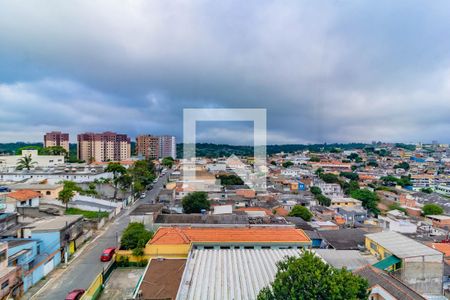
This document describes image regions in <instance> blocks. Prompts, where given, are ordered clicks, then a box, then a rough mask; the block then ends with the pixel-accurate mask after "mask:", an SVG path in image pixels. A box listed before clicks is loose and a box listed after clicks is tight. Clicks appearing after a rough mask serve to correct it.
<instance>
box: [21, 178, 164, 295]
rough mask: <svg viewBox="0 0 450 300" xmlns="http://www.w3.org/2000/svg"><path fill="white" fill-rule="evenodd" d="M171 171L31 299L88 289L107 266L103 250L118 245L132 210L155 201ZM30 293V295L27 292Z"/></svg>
mask: <svg viewBox="0 0 450 300" xmlns="http://www.w3.org/2000/svg"><path fill="white" fill-rule="evenodd" d="M167 176H168V173H167V174H166V175H164V176H162V177H161V178H160V179H159V180H158V182H157V183H155V184H154V186H153V189H152V190H150V191H147V196H146V197H145V198H143V199H139V200H138V201H136V203H135V204H134V205H133V206H132V207H130V208H128V209H126V210H123V211H122V212H121V214H120V215H119V216H118V217H117V218H116V219H115V220H114V221H113V222H112V223H111V224H109V225H107V226H108V227H107V229H106V230H105V232H104V233H103V234H102V235H101V236H99V237H98V238H96V239H95V240H94V241H92V242H91V243H89V244H88V245H87V246H86V248H85V249H84V251H83V253H81V254H80V256H78V257H76V258H74V261H72V262H71V263H70V264H69V266H68V267H67V268H66V269H65V270H64V272H63V273H62V274H61V275H60V276H59V277H58V278H52V279H50V281H49V282H48V284H46V285H45V286H44V287H43V288H42V289H41V290H39V291H38V292H37V293H36V294H34V295H29V296H28V297H25V298H28V299H55V300H57V299H65V296H66V295H67V293H68V292H70V291H71V290H74V289H77V288H83V289H87V288H88V287H89V285H90V284H91V282H92V281H93V280H94V278H95V276H97V275H98V274H99V273H100V272H101V271H102V268H103V265H104V264H106V263H102V262H101V261H100V259H99V257H100V255H101V253H102V251H103V249H105V248H108V247H113V246H117V236H118V235H120V234H121V233H122V231H123V230H124V229H125V228H126V226H127V225H128V223H129V220H130V218H129V213H130V212H131V211H132V210H133V209H134V208H135V207H136V206H137V205H139V204H142V203H152V202H153V201H155V199H156V197H157V195H158V194H159V192H160V191H161V189H162V188H163V186H164V184H165V182H166V179H167ZM25 296H27V295H25Z"/></svg>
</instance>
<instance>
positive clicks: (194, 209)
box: [181, 192, 211, 214]
mask: <svg viewBox="0 0 450 300" xmlns="http://www.w3.org/2000/svg"><path fill="white" fill-rule="evenodd" d="M181 204H182V205H183V211H184V212H185V213H187V214H192V213H200V212H201V211H202V209H206V210H209V207H210V205H211V204H210V203H209V200H208V194H207V193H205V192H192V193H189V194H187V195H186V196H184V197H183V200H182V201H181Z"/></svg>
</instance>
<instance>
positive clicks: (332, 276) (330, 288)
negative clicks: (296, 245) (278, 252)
mask: <svg viewBox="0 0 450 300" xmlns="http://www.w3.org/2000/svg"><path fill="white" fill-rule="evenodd" d="M277 267H278V272H277V274H276V275H275V280H274V281H273V283H272V284H271V286H270V287H265V288H263V289H262V290H261V291H260V292H259V294H258V298H257V299H258V300H284V299H298V300H310V299H322V300H325V299H327V300H328V299H329V300H338V299H339V300H343V299H345V300H359V299H367V298H368V288H369V285H368V282H367V281H366V280H365V279H363V278H361V277H360V276H358V275H354V274H353V273H352V272H350V271H348V270H346V269H336V268H333V267H331V266H330V265H328V264H326V263H324V262H323V261H322V260H321V259H320V258H319V257H318V256H317V255H315V254H313V253H312V252H310V251H306V252H303V253H302V254H301V256H300V257H288V258H287V259H285V260H283V261H280V262H278V263H277Z"/></svg>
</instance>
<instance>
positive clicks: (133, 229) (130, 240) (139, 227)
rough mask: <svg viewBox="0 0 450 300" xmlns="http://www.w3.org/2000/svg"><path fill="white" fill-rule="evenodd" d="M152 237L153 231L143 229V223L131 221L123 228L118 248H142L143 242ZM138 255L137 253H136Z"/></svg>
mask: <svg viewBox="0 0 450 300" xmlns="http://www.w3.org/2000/svg"><path fill="white" fill-rule="evenodd" d="M152 237H153V232H151V231H148V230H147V229H145V226H144V224H142V223H137V222H131V223H129V224H128V226H127V228H125V230H124V232H123V234H122V237H121V239H120V248H121V249H123V250H133V249H136V248H144V247H145V244H146V243H147V242H148V241H149V240H150V239H151V238H152ZM137 256H139V255H137Z"/></svg>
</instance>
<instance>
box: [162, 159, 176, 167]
mask: <svg viewBox="0 0 450 300" xmlns="http://www.w3.org/2000/svg"><path fill="white" fill-rule="evenodd" d="M161 163H162V164H163V166H166V167H168V168H169V169H170V168H172V166H173V163H174V159H173V157H171V156H167V157H164V158H163V159H162V162H161Z"/></svg>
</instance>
